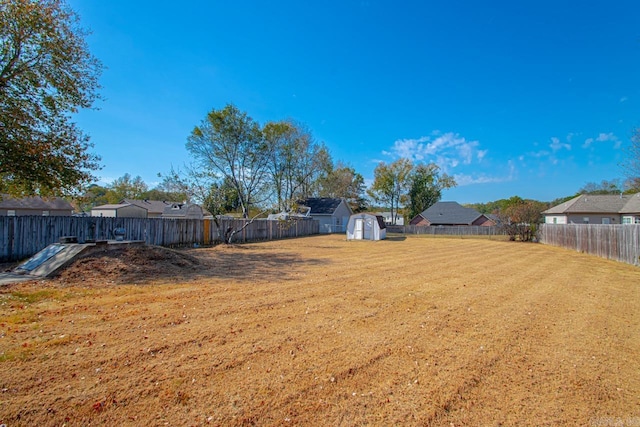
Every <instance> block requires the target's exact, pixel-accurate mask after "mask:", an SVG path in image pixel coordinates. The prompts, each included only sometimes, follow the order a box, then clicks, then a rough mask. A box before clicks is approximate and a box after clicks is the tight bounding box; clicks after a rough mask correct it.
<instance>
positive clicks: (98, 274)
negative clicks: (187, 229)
mask: <svg viewBox="0 0 640 427" xmlns="http://www.w3.org/2000/svg"><path fill="white" fill-rule="evenodd" d="M203 268H206V263H205V262H203V261H202V260H200V259H198V258H196V257H195V256H193V255H190V254H188V253H186V252H185V251H180V250H174V249H168V248H163V247H160V246H146V245H144V246H129V247H125V248H122V249H111V250H105V251H99V252H91V253H89V254H87V255H85V256H81V257H79V258H78V259H76V260H75V261H74V262H73V263H71V264H70V265H69V266H68V267H67V268H65V269H64V270H63V271H62V272H61V273H60V274H59V275H58V277H57V280H58V281H59V282H61V283H63V284H64V283H78V282H82V283H83V284H84V285H95V286H99V285H104V284H121V283H144V282H148V281H151V280H157V279H159V278H163V277H182V278H188V277H190V276H193V275H195V274H197V273H198V272H201V271H202V269H203Z"/></svg>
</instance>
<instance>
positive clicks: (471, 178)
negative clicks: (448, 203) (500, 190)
mask: <svg viewBox="0 0 640 427" xmlns="http://www.w3.org/2000/svg"><path fill="white" fill-rule="evenodd" d="M507 165H508V167H509V172H508V173H507V175H503V176H495V175H494V176H492V175H487V174H485V173H480V174H472V175H470V174H464V173H457V174H455V175H454V176H453V177H454V179H455V180H456V184H457V185H458V186H459V187H463V186H465V185H473V184H494V183H498V182H508V181H513V180H514V179H515V176H516V174H517V171H516V165H515V163H514V162H513V161H512V160H509V162H508V163H507Z"/></svg>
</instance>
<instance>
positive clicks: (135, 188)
mask: <svg viewBox="0 0 640 427" xmlns="http://www.w3.org/2000/svg"><path fill="white" fill-rule="evenodd" d="M108 188H109V192H108V193H107V197H108V199H109V203H118V202H119V201H120V200H122V199H137V200H142V199H145V194H146V193H147V191H148V190H149V187H148V186H147V184H146V183H145V182H144V181H143V180H142V178H141V177H140V176H136V177H135V178H132V177H131V175H130V174H128V173H125V174H124V175H123V176H121V177H120V178H117V179H115V180H114V181H113V182H112V183H111V184H109V187H108Z"/></svg>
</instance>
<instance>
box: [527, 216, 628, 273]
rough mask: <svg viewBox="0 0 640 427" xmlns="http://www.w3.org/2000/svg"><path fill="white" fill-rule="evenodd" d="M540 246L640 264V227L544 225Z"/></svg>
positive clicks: (541, 228) (617, 225) (541, 230)
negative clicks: (544, 245)
mask: <svg viewBox="0 0 640 427" xmlns="http://www.w3.org/2000/svg"><path fill="white" fill-rule="evenodd" d="M539 240H540V243H544V244H547V245H552V246H559V247H562V248H566V249H573V250H576V251H578V252H584V253H588V254H592V255H596V256H599V257H601V258H608V259H612V260H616V261H620V262H624V263H627V264H632V265H640V224H622V225H619V224H616V225H612V224H542V225H541V226H540V233H539Z"/></svg>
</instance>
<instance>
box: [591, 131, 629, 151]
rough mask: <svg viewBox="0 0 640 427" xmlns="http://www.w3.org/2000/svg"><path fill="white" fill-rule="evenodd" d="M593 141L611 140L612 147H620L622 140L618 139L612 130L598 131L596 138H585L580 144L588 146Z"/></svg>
mask: <svg viewBox="0 0 640 427" xmlns="http://www.w3.org/2000/svg"><path fill="white" fill-rule="evenodd" d="M594 142H612V143H613V148H616V149H617V148H620V147H621V146H622V141H620V139H618V137H617V136H615V135H614V134H613V132H609V133H599V134H598V136H597V137H596V138H587V139H585V141H584V144H582V148H589V147H591V145H592V144H593V143H594Z"/></svg>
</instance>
